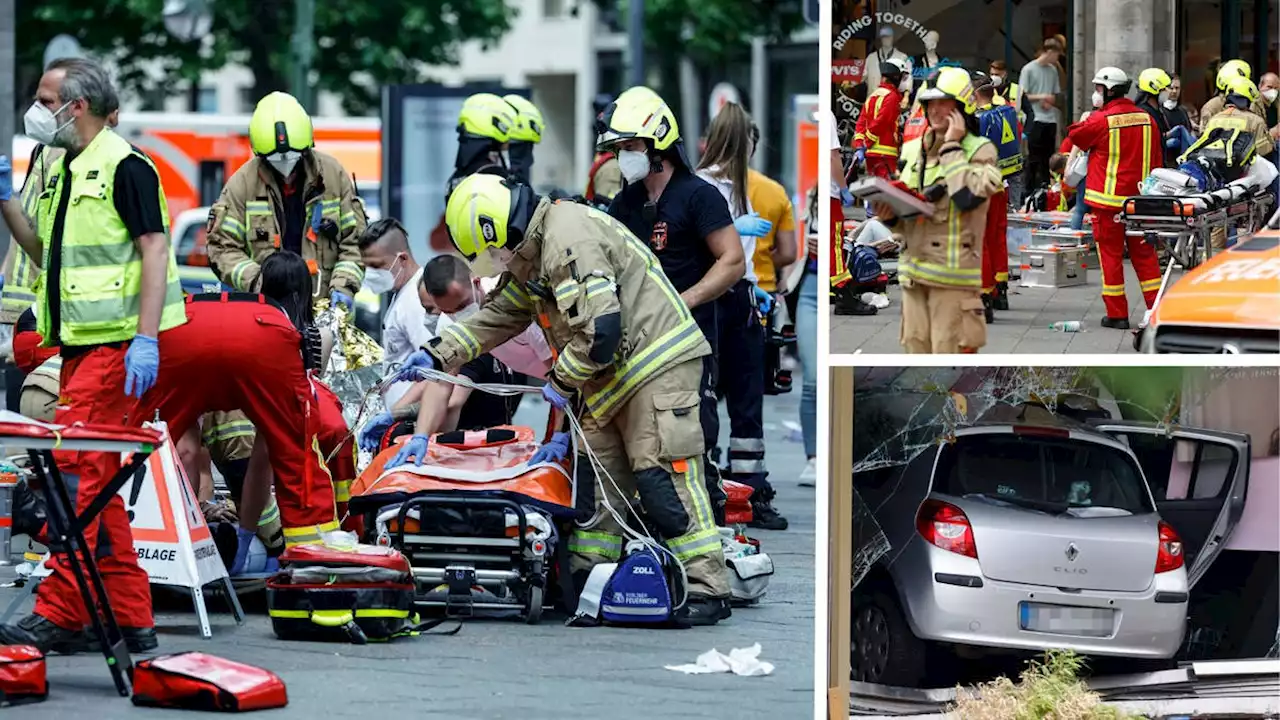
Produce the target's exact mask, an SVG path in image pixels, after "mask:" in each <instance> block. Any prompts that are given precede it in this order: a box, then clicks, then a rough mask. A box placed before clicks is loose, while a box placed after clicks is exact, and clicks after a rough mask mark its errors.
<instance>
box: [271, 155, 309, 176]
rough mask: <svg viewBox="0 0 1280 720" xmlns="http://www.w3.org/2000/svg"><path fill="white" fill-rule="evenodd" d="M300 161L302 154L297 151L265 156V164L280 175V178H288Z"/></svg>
mask: <svg viewBox="0 0 1280 720" xmlns="http://www.w3.org/2000/svg"><path fill="white" fill-rule="evenodd" d="M301 159H302V153H300V152H298V151H297V150H286V151H285V152H280V153H272V154H270V155H268V156H267V162H268V163H270V164H271V167H273V168H275V171H276V172H278V173H280V177H283V178H288V177H289V175H290V174H291V173H292V172H293V169H294V168H295V167H297V165H298V161H299V160H301Z"/></svg>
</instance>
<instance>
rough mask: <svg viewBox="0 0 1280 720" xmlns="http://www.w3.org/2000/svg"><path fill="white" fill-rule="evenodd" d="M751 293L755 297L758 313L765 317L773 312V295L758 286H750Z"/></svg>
mask: <svg viewBox="0 0 1280 720" xmlns="http://www.w3.org/2000/svg"><path fill="white" fill-rule="evenodd" d="M751 291H752V292H754V293H755V296H756V307H758V308H760V313H761V314H762V315H764V316H765V317H768V316H769V313H771V312H773V294H772V293H770V292H768V291H766V290H764V289H763V288H761V287H760V286H759V285H752V286H751Z"/></svg>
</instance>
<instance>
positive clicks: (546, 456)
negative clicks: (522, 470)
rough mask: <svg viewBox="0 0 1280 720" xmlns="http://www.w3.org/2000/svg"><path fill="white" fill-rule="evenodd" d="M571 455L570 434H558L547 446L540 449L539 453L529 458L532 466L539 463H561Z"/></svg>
mask: <svg viewBox="0 0 1280 720" xmlns="http://www.w3.org/2000/svg"><path fill="white" fill-rule="evenodd" d="M568 455H569V433H562V432H558V433H556V434H555V435H552V436H551V440H550V441H549V442H547V444H546V445H543V446H542V447H540V448H538V452H536V453H534V454H533V457H531V458H529V464H530V465H537V464H538V463H549V462H560V461H562V460H564V459H565V458H566V457H567V456H568Z"/></svg>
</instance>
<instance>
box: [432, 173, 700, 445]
mask: <svg viewBox="0 0 1280 720" xmlns="http://www.w3.org/2000/svg"><path fill="white" fill-rule="evenodd" d="M535 321H536V322H537V323H538V324H539V325H540V326H541V327H542V329H543V332H544V333H545V334H546V336H547V342H548V344H550V346H551V348H552V350H553V353H554V354H555V361H554V364H553V365H552V368H551V372H550V373H549V375H548V377H549V378H550V381H551V383H552V384H553V385H554V386H555V388H556V389H557V391H559V392H560V393H562V394H564V395H565V396H566V397H577V398H579V399H580V400H581V402H582V403H583V406H584V407H585V409H586V411H587V412H588V413H590V414H591V416H593V417H594V418H595V420H596V421H597V422H599V423H601V424H604V423H608V422H609V421H610V419H612V417H613V416H614V414H615V413H616V412H617V411H618V410H619V409H620V408H622V407H623V406H624V405H625V404H626V402H627V400H628V399H630V398H631V396H632V395H633V394H634V393H635V392H636V390H638V389H639V388H641V387H642V386H644V385H645V384H646V383H648V382H649V381H650V380H652V379H654V378H656V377H657V376H659V375H660V374H662V373H663V372H666V371H667V370H670V369H672V368H674V367H676V366H677V365H679V364H680V363H682V362H685V361H687V360H691V359H695V358H700V357H703V356H705V355H709V354H710V353H711V347H710V345H708V344H707V341H706V339H705V338H704V337H703V335H702V331H701V330H699V329H698V324H697V322H696V321H694V319H693V315H692V313H690V312H689V308H688V306H686V305H685V302H684V300H683V299H682V298H681V297H680V293H678V292H676V289H675V287H673V286H672V285H671V281H669V280H668V279H667V276H666V275H665V274H663V272H662V265H661V264H660V263H659V262H658V259H657V257H655V256H654V254H653V253H652V252H651V251H650V250H649V248H648V247H647V246H645V244H644V243H642V242H641V241H640V240H638V239H636V237H635V235H633V234H631V232H630V231H629V230H627V228H626V227H625V226H624V225H622V223H620V222H618V221H617V220H615V219H614V218H612V217H610V216H609V215H608V214H606V213H604V212H601V211H599V210H596V209H595V208H592V207H589V206H587V205H583V204H579V203H574V202H567V201H558V202H551V201H549V200H545V199H544V200H542V201H541V202H540V203H539V205H538V207H537V209H536V210H534V213H533V216H532V218H531V219H530V220H529V226H528V229H527V230H526V231H525V238H524V241H523V242H521V243H520V245H519V246H517V247H516V248H515V255H514V257H513V258H512V259H511V262H510V265H509V266H508V268H507V272H506V273H504V274H503V277H502V280H501V281H500V283H499V285H498V287H497V289H495V290H494V292H493V293H491V294H490V296H489V298H488V299H487V300H486V301H485V303H484V304H483V305H482V306H481V308H480V310H479V312H477V313H476V314H475V315H473V316H471V317H470V318H467V320H466V321H464V322H460V323H456V324H454V325H450V326H449V327H448V328H446V329H445V330H444V331H443V332H442V333H441V334H440V336H439V337H437V338H434V339H432V340H431V342H430V343H429V344H428V345H427V346H426V347H425V348H423V349H424V350H426V351H427V352H428V353H429V354H430V355H432V356H433V357H434V358H435V360H436V364H437V367H439V368H441V369H443V370H445V371H447V372H454V371H456V370H457V369H458V368H460V367H462V365H464V364H466V363H467V362H469V361H471V360H473V359H475V358H476V357H478V356H480V355H481V354H483V353H487V352H490V351H491V350H493V349H494V348H495V347H497V346H499V345H501V344H502V343H504V342H506V341H507V340H509V339H511V338H513V337H515V336H516V335H519V334H520V333H521V332H522V331H524V329H525V328H527V327H528V326H529V324H530V323H532V322H535Z"/></svg>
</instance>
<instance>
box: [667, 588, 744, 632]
mask: <svg viewBox="0 0 1280 720" xmlns="http://www.w3.org/2000/svg"><path fill="white" fill-rule="evenodd" d="M732 616H733V610H732V609H730V607H729V599H728V598H713V597H707V596H705V595H695V594H693V593H690V594H689V599H688V600H687V601H686V602H685V604H684V607H682V608H680V611H679V612H678V613H676V623H677V624H679V625H686V626H691V627H705V626H708V625H715V624H716V623H718V622H720V621H721V620H728V619H729V618H730V617H732Z"/></svg>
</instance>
